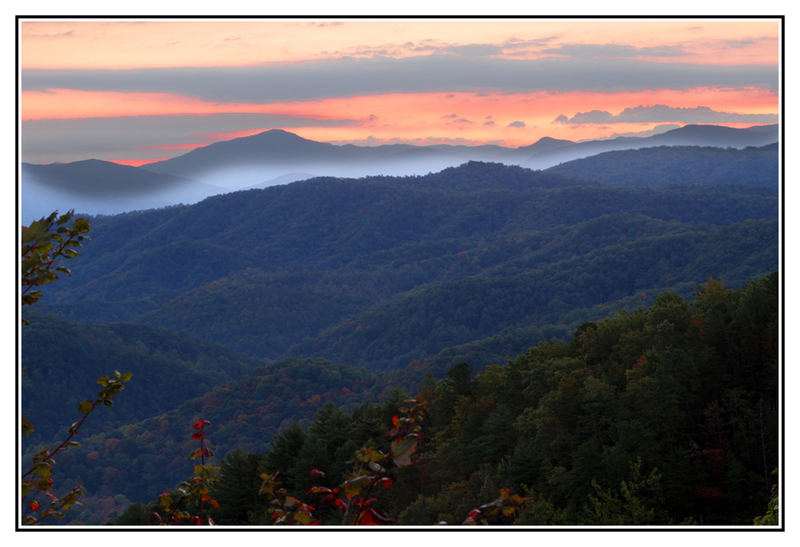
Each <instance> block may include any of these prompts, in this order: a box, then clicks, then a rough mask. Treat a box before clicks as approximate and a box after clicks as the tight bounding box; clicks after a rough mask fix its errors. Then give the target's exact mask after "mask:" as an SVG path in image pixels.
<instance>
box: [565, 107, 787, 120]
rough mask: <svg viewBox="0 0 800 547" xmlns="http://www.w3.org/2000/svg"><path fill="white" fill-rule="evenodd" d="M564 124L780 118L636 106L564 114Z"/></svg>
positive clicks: (775, 116)
mask: <svg viewBox="0 0 800 547" xmlns="http://www.w3.org/2000/svg"><path fill="white" fill-rule="evenodd" d="M553 121H554V122H556V123H561V124H584V123H603V124H605V123H636V122H646V123H656V122H683V123H775V122H777V121H778V116H777V115H775V114H740V113H737V112H720V111H717V110H712V109H711V108H709V107H707V106H697V107H693V108H682V107H672V106H667V105H663V104H657V105H652V106H643V105H640V106H635V107H631V108H626V109H625V110H623V111H622V112H620V113H619V114H612V113H611V112H608V111H605V110H591V111H589V112H579V113H577V114H575V115H574V116H572V117H571V118H568V117H567V116H565V115H564V114H561V115H559V116H558V117H557V118H556V119H555V120H553Z"/></svg>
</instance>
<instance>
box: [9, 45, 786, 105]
mask: <svg viewBox="0 0 800 547" xmlns="http://www.w3.org/2000/svg"><path fill="white" fill-rule="evenodd" d="M741 86H748V87H761V88H766V89H769V90H772V91H774V90H776V89H777V86H778V71H777V69H776V67H765V66H722V65H718V66H709V65H693V64H684V63H648V62H645V61H640V60H636V59H628V58H619V57H616V58H599V59H598V58H591V59H586V58H568V59H536V60H511V59H497V58H492V59H490V58H486V57H482V56H477V57H469V56H455V55H442V54H438V55H430V56H424V57H410V58H403V59H392V58H372V59H352V58H349V59H348V58H344V59H336V60H324V61H318V62H305V63H295V64H286V65H269V66H255V67H217V68H203V67H198V68H194V67H192V68H186V67H184V68H169V69H160V68H157V69H136V70H24V71H23V72H22V89H23V90H25V91H27V90H39V91H43V90H48V89H80V90H92V91H138V92H155V93H158V92H164V93H174V94H179V95H184V96H189V97H195V98H199V99H203V100H208V101H217V102H278V101H302V100H312V99H320V98H324V97H346V96H355V95H371V94H381V93H415V92H456V91H465V92H479V91H498V90H499V91H505V92H529V91H538V90H543V91H599V92H614V91H620V90H627V91H639V90H646V89H684V88H694V87H728V88H730V87H741Z"/></svg>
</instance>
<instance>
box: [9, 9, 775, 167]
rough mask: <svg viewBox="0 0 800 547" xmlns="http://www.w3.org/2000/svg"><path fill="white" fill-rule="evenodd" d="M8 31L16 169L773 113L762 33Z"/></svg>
mask: <svg viewBox="0 0 800 547" xmlns="http://www.w3.org/2000/svg"><path fill="white" fill-rule="evenodd" d="M20 24H21V28H20V36H21V43H20V46H21V47H20V53H21V67H22V78H21V81H22V90H21V96H20V98H21V100H20V104H21V112H20V116H21V120H22V121H23V160H24V161H32V162H35V163H47V162H50V161H74V160H79V159H85V158H89V157H96V158H100V159H113V161H118V162H120V163H126V164H128V165H136V164H141V163H144V162H146V161H154V160H156V159H160V158H162V157H164V156H165V155H166V156H167V157H174V156H175V155H179V154H181V153H184V152H185V151H187V150H189V149H192V148H195V147H197V146H203V145H206V144H209V143H211V142H214V141H216V140H223V139H228V138H233V137H237V136H244V135H250V134H254V133H258V132H260V131H263V130H266V129H271V128H282V129H285V130H287V131H292V132H294V133H297V134H298V135H301V136H303V137H305V138H308V139H313V140H320V141H329V142H335V143H348V142H349V143H355V144H381V143H390V142H407V143H418V144H419V143H423V144H424V143H433V142H452V143H462V144H472V145H479V144H486V143H493V144H500V145H504V146H523V145H527V144H531V143H532V142H535V141H536V140H538V139H540V138H542V137H544V136H549V137H554V138H562V139H570V140H584V139H596V138H606V137H611V136H615V135H621V134H634V133H642V132H647V131H652V130H654V129H656V128H657V127H658V126H660V125H663V124H677V125H685V124H687V123H716V124H721V125H729V126H735V127H746V126H750V125H756V124H763V123H775V122H776V121H777V115H778V112H779V102H780V101H779V95H778V91H777V86H776V85H775V84H774V83H773V80H774V81H775V82H777V68H778V62H779V58H778V54H779V49H778V44H779V38H780V36H779V30H780V29H779V23H778V22H777V21H774V20H759V19H720V20H713V19H707V20H706V19H702V20H691V19H685V20H684V19H676V20H657V19H652V20H647V19H645V20H602V19H601V20H556V19H552V20H550V19H547V20H536V19H522V18H520V19H488V20H471V19H461V20H459V19H454V20H425V19H398V20H393V19H376V20H335V19H320V20H312V19H296V20H290V19H272V20H270V19H264V20H228V19H222V20H211V19H209V20H127V21H126V20H118V21H115V20H107V21H105V20H29V21H22V22H21V23H20ZM573 67H574V68H573ZM592 71H594V72H592ZM248 116H249V117H248ZM176 117H180V122H181V123H175V120H177V118H176ZM223 119H224V120H225V123H220V121H219V120H223ZM117 121H119V123H116V122H117ZM68 128H71V130H72V134H74V135H75V138H76V139H78V141H79V142H83V141H81V139H85V143H86V146H85V150H84V151H81V150H79V149H78V148H79V147H78V146H77V144H79V142H73V143H71V146H70V148H69V149H68V150H67V149H65V150H62V151H59V150H53V146H52V145H51V143H50V142H49V141H48V138H49V136H52V135H55V134H56V133H57V132H58V131H67V129H68ZM159 128H163V129H159ZM53 139H54V137H53ZM51 140H52V139H51ZM101 140H102V141H103V144H104V146H103V147H102V150H101V149H100V148H98V147H96V146H94V145H93V142H95V141H101ZM115 142H117V143H118V145H116V146H115V145H114V144H113V143H115Z"/></svg>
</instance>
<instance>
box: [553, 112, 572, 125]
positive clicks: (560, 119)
mask: <svg viewBox="0 0 800 547" xmlns="http://www.w3.org/2000/svg"><path fill="white" fill-rule="evenodd" d="M553 123H569V118H567V117H566V116H565V115H564V114H559V115H558V116H557V117H556V119H555V120H553Z"/></svg>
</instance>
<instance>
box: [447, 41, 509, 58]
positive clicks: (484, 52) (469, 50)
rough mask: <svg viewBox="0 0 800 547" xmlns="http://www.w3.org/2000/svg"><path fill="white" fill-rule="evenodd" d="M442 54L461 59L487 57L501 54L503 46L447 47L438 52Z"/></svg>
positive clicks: (472, 45) (470, 45)
mask: <svg viewBox="0 0 800 547" xmlns="http://www.w3.org/2000/svg"><path fill="white" fill-rule="evenodd" d="M440 51H441V52H442V53H449V54H451V55H460V56H462V57H488V56H490V55H500V54H501V53H503V46H499V45H496V44H467V45H461V46H448V47H444V48H442V49H441V50H440Z"/></svg>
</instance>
